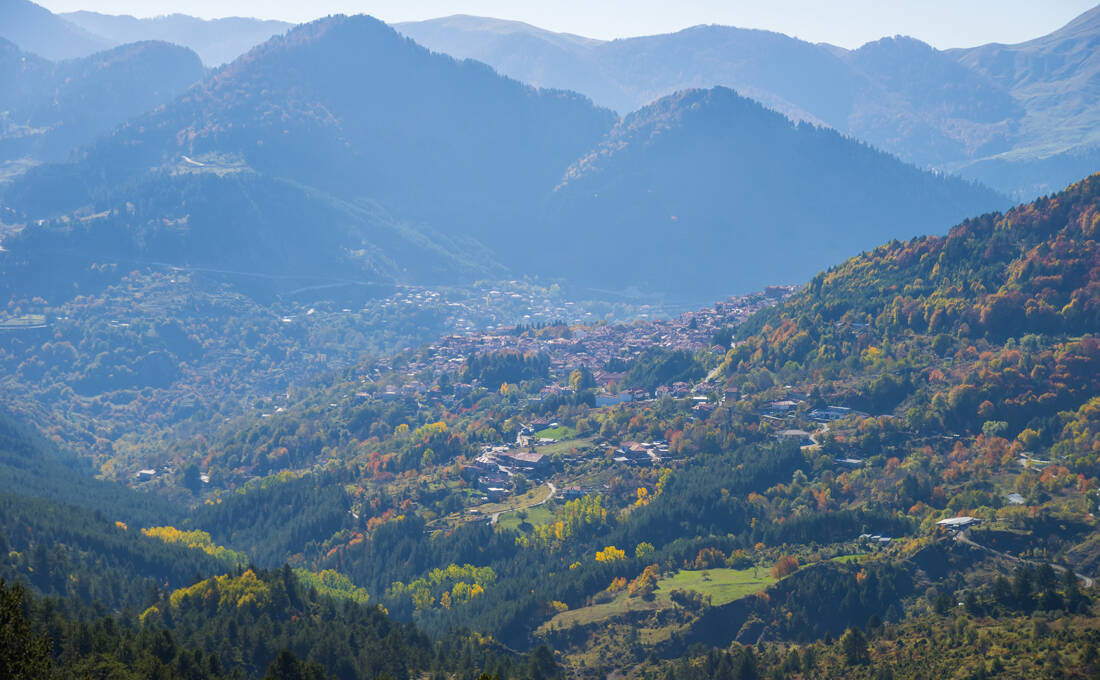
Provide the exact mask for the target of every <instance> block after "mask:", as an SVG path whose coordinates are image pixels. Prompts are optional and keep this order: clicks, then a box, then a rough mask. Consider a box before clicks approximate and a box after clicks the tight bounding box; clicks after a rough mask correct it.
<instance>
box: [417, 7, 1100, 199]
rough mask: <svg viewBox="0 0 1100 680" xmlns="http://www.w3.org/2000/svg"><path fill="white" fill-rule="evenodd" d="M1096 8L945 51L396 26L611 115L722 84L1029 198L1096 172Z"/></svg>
mask: <svg viewBox="0 0 1100 680" xmlns="http://www.w3.org/2000/svg"><path fill="white" fill-rule="evenodd" d="M1098 12H1100V10H1098V9H1093V10H1090V11H1089V12H1086V13H1085V14H1083V15H1081V16H1080V17H1078V18H1077V19H1075V20H1074V21H1072V22H1071V23H1070V24H1068V25H1067V26H1065V27H1064V28H1062V29H1060V30H1058V31H1055V32H1054V33H1051V34H1050V35H1047V36H1043V37H1040V38H1037V39H1035V40H1032V41H1028V42H1025V43H1021V44H1019V45H999V44H990V45H983V46H980V47H976V48H967V49H955V50H946V51H941V50H936V49H934V48H932V47H931V46H929V45H926V44H924V43H922V42H920V41H918V40H915V39H913V38H908V37H903V36H897V37H894V38H885V39H883V40H880V41H876V42H873V43H869V44H868V45H864V46H863V47H861V48H859V49H856V50H846V49H843V48H838V47H835V46H832V45H825V44H811V43H807V42H805V41H802V40H798V39H796V38H792V37H789V36H785V35H782V34H779V33H772V32H768V31H758V30H746V29H740V28H735V27H730V26H695V27H692V28H688V29H684V30H682V31H679V32H676V33H670V34H664V35H653V36H642V37H636V38H627V39H619V40H612V41H599V40H592V39H588V38H581V37H579V36H570V35H566V34H556V33H552V32H550V31H545V30H542V29H539V28H537V27H534V26H529V25H527V24H521V23H518V22H504V21H499V20H496V19H488V18H480V17H469V16H455V17H444V18H440V19H431V20H427V21H421V22H410V23H404V24H400V25H399V26H398V28H399V30H401V31H402V32H403V33H405V34H406V35H409V36H411V37H412V38H414V39H415V40H417V41H418V42H421V43H422V44H424V45H427V46H428V47H430V48H432V49H437V50H440V51H443V52H447V53H448V54H453V55H455V56H457V57H468V58H473V59H479V60H481V61H484V62H486V63H488V64H490V65H492V66H493V67H494V68H496V69H498V70H499V71H501V72H502V73H505V74H507V75H509V76H512V77H514V78H518V79H520V80H523V81H525V82H529V83H533V84H536V85H540V86H549V87H561V88H568V89H573V90H577V91H579V92H582V93H584V94H586V95H588V96H590V97H592V99H593V100H594V101H596V102H597V103H598V104H602V105H605V106H610V107H611V108H613V109H615V110H617V111H619V112H621V113H626V112H628V111H632V110H635V109H637V108H639V107H642V106H645V105H647V104H650V103H652V102H653V101H654V100H655V99H658V98H660V97H663V96H665V95H668V94H671V93H672V92H675V91H677V90H681V89H685V88H709V87H713V86H716V85H721V86H726V87H730V88H733V89H735V90H737V91H738V92H740V93H742V94H744V95H746V96H749V97H752V98H753V99H756V100H758V101H761V102H763V103H764V104H765V105H767V106H768V107H770V108H773V109H775V110H778V111H780V112H782V113H784V114H786V115H788V116H791V117H792V118H794V119H796V120H807V121H810V122H815V123H819V124H826V125H829V126H831V127H834V128H836V129H837V130H839V131H841V132H844V133H847V134H851V135H853V136H855V137H857V138H859V139H862V140H864V141H866V142H869V143H871V144H873V145H875V146H877V147H879V148H882V149H885V150H886V151H889V152H891V153H894V154H897V155H899V156H900V157H902V158H903V159H905V160H907V161H910V162H914V163H916V164H918V165H921V166H932V167H936V168H939V169H941V170H946V171H952V172H958V173H960V174H962V175H964V176H966V177H969V178H974V179H979V180H981V181H984V182H986V183H987V184H990V185H991V186H993V187H995V188H997V189H999V190H1001V191H1005V192H1006V193H1010V194H1012V195H1013V196H1014V197H1017V198H1023V199H1030V198H1032V197H1034V196H1036V195H1038V194H1040V193H1043V192H1049V191H1052V190H1057V189H1059V188H1060V187H1062V186H1065V185H1066V184H1068V183H1069V182H1071V181H1073V180H1074V179H1076V178H1079V177H1081V176H1082V175H1085V174H1088V173H1090V172H1094V171H1095V170H1096V169H1097V168H1098V167H1100V165H1098V161H1097V152H1096V147H1097V139H1096V138H1095V130H1096V129H1097V125H1096V121H1097V117H1098V116H1100V108H1098V107H1097V106H1096V103H1095V102H1096V101H1097V98H1096V96H1095V95H1094V93H1093V90H1094V88H1095V84H1094V83H1095V80H1096V78H1095V77H1094V76H1095V71H1096V64H1095V61H1096V58H1095V54H1096V49H1095V46H1096V43H1097V40H1098V39H1100V31H1098V23H1097V21H1098V18H1100V14H1098Z"/></svg>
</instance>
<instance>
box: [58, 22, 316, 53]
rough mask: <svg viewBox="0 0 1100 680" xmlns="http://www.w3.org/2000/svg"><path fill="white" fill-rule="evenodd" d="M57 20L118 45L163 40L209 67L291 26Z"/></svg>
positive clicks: (275, 23) (241, 23)
mask: <svg viewBox="0 0 1100 680" xmlns="http://www.w3.org/2000/svg"><path fill="white" fill-rule="evenodd" d="M59 16H60V17H61V18H63V19H65V20H66V21H68V22H70V23H72V24H74V25H76V26H79V27H80V28H82V29H84V30H86V31H88V32H89V33H91V34H93V35H97V36H101V37H103V38H106V39H107V40H110V41H112V42H114V43H117V44H124V43H132V42H141V41H144V40H162V41H164V42H169V43H173V44H175V45H182V46H184V47H187V48H190V49H192V50H194V51H195V52H196V53H197V54H198V55H199V57H201V58H202V61H203V63H204V64H206V65H207V66H211V67H216V66H221V65H222V64H228V63H229V62H231V61H233V60H234V59H236V58H237V57H239V56H241V55H242V54H244V53H245V52H247V51H248V50H250V49H252V48H253V47H255V46H256V45H259V44H260V43H262V42H265V41H266V40H267V39H268V38H270V37H272V36H274V35H278V34H280V33H285V32H286V31H288V30H289V29H290V28H292V27H293V26H294V24H290V23H287V22H285V21H274V20H270V19H269V20H263V19H252V18H246V17H226V18H223V19H199V18H197V17H192V16H187V15H186V14H169V15H166V16H158V17H149V18H137V17H132V16H128V15H112V14H101V13H99V12H86V11H81V12H67V13H65V14H60V15H59Z"/></svg>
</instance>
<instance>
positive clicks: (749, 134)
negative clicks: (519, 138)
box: [528, 88, 1007, 299]
mask: <svg viewBox="0 0 1100 680" xmlns="http://www.w3.org/2000/svg"><path fill="white" fill-rule="evenodd" d="M1006 204H1007V201H1006V199H1005V198H1004V197H1002V196H999V195H997V194H995V193H994V192H992V191H990V190H988V189H985V188H982V187H979V186H975V185H972V184H970V183H967V182H965V181H962V180H959V179H955V178H951V177H945V176H942V175H934V174H931V173H927V172H923V171H920V170H918V169H916V168H914V167H912V166H909V165H905V164H903V163H901V162H900V161H898V160H897V159H896V158H894V157H893V156H890V155H888V154H885V153H882V152H880V151H876V150H874V149H872V148H870V147H867V146H866V145H864V144H861V143H860V142H858V141H855V140H852V139H850V138H846V137H843V136H841V135H839V134H837V133H836V132H834V131H832V130H828V129H822V128H818V127H815V126H812V125H809V124H805V123H803V124H793V123H791V122H790V121H789V120H788V119H786V118H785V117H783V116H782V115H780V114H778V113H775V112H774V111H769V110H767V109H765V108H764V107H762V106H761V105H759V104H758V103H756V102H754V101H751V100H748V99H745V98H743V97H740V96H738V95H737V94H736V93H734V92H733V91H732V90H729V89H726V88H714V89H710V90H689V91H684V92H681V93H677V94H675V95H671V96H669V97H666V98H664V99H661V100H659V101H657V102H656V103H654V104H652V105H650V106H648V107H646V108H644V109H642V110H640V111H638V112H636V113H633V114H630V115H629V116H627V117H626V118H625V119H624V120H623V122H622V123H620V124H619V125H618V126H617V127H616V128H615V130H614V131H612V132H611V133H610V134H609V135H608V137H607V138H606V139H605V141H604V142H603V143H602V144H601V145H600V146H599V147H598V148H596V149H595V150H593V151H592V152H591V153H589V154H588V155H587V156H586V157H585V158H584V159H582V160H580V161H579V162H578V163H576V164H575V165H574V166H573V167H572V168H571V169H570V171H569V173H568V174H567V176H566V179H565V181H564V182H563V183H562V185H561V186H559V187H558V189H557V191H556V192H555V195H554V196H553V197H552V198H551V199H550V201H549V207H548V209H547V212H546V216H545V217H544V222H543V223H542V231H543V232H544V233H546V234H553V243H552V245H550V246H547V247H544V248H541V249H540V251H539V255H540V257H539V258H538V259H537V260H535V259H532V260H531V261H530V263H529V265H528V266H529V268H531V269H534V270H536V271H537V270H538V262H552V263H553V267H552V268H551V267H546V266H544V267H543V271H544V272H545V273H547V274H549V273H550V271H551V269H553V270H554V271H558V272H559V273H560V275H561V276H563V277H566V278H568V279H570V280H574V281H580V282H585V283H587V285H589V286H592V287H598V288H604V289H615V290H621V289H624V288H629V287H635V288H638V289H642V290H644V289H646V288H649V289H650V290H655V291H664V292H668V293H671V294H678V295H680V296H682V297H684V298H691V297H692V296H697V297H698V299H703V298H705V297H706V296H707V295H709V296H710V297H717V296H720V295H722V294H728V292H729V291H745V290H752V289H754V288H759V287H761V286H763V285H765V284H766V283H768V282H772V283H799V282H801V281H804V280H806V278H807V275H808V274H807V272H811V271H816V270H817V269H820V268H823V267H827V266H828V265H829V264H830V263H831V262H836V261H839V260H840V259H843V257H844V256H845V255H846V254H847V255H851V254H852V253H857V252H859V251H860V250H863V249H865V248H867V247H869V246H870V245H871V244H875V243H880V242H882V241H886V240H889V239H892V238H902V239H908V238H910V237H912V236H915V235H917V234H922V233H943V232H944V231H945V230H946V229H947V228H948V227H949V226H950V225H951V224H954V223H955V222H957V221H958V220H960V219H961V218H963V217H965V216H968V215H974V214H979V213H983V212H986V211H989V210H992V209H993V208H997V207H1003V206H1004V205H1006ZM586 253H590V254H589V255H587V256H586V255H585V254H586ZM591 253H598V254H599V256H598V258H595V259H598V264H593V260H594V257H593V255H591Z"/></svg>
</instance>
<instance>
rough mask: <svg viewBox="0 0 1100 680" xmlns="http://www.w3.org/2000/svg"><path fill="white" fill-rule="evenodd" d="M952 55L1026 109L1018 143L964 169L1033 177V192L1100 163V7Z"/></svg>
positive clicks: (1000, 179)
mask: <svg viewBox="0 0 1100 680" xmlns="http://www.w3.org/2000/svg"><path fill="white" fill-rule="evenodd" d="M948 54H950V55H951V56H952V57H954V58H956V59H958V61H959V63H961V64H963V65H965V66H967V67H969V68H970V69H972V70H973V71H975V72H977V73H979V74H981V75H983V76H985V77H987V78H989V79H990V80H991V81H993V82H994V83H996V84H997V85H998V86H1000V87H1003V88H1005V89H1007V90H1009V91H1011V93H1012V96H1013V98H1014V99H1015V100H1016V101H1017V102H1019V104H1020V106H1021V107H1022V108H1023V110H1024V115H1023V116H1022V117H1021V118H1020V119H1019V122H1018V126H1019V132H1018V135H1017V137H1016V139H1017V141H1016V143H1015V144H1014V145H1013V148H1012V149H1010V150H1006V151H1005V152H1004V153H1002V154H998V155H995V156H990V157H986V158H981V159H976V160H975V161H974V162H973V164H972V166H971V167H968V168H966V172H968V173H969V174H972V175H974V176H976V177H982V178H985V179H987V180H988V181H990V182H995V183H997V184H1002V185H1011V184H1024V183H1030V184H1031V186H1032V190H1033V193H1034V192H1039V191H1047V190H1048V189H1049V188H1051V187H1050V186H1048V184H1052V185H1053V188H1057V187H1058V186H1060V185H1062V184H1067V183H1069V182H1070V181H1072V180H1073V179H1074V178H1077V177H1081V176H1084V175H1088V174H1091V173H1093V172H1096V171H1097V170H1100V6H1098V7H1095V8H1093V9H1091V10H1089V11H1088V12H1086V13H1084V14H1082V15H1081V16H1080V17H1078V18H1077V19H1075V20H1073V21H1072V22H1070V23H1069V24H1067V25H1066V26H1065V27H1063V28H1061V29H1059V30H1057V31H1055V32H1054V33H1051V34H1050V35H1047V36H1043V37H1041V38H1037V39H1035V40H1030V41H1028V42H1024V43H1020V44H1018V45H998V44H992V45H983V46H982V47H976V48H973V49H968V50H950V51H949V52H948ZM1032 168H1034V169H1035V170H1034V171H1033V170H1032ZM1038 178H1049V180H1048V182H1047V183H1043V182H1039V181H1037V179H1038Z"/></svg>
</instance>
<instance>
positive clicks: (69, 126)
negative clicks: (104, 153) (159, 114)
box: [0, 38, 205, 162]
mask: <svg viewBox="0 0 1100 680" xmlns="http://www.w3.org/2000/svg"><path fill="white" fill-rule="evenodd" d="M204 74H205V70H204V69H203V66H202V63H201V62H200V61H199V59H198V57H197V56H196V55H195V53H194V52H192V51H190V50H188V49H186V48H184V47H178V46H176V45H170V44H168V43H163V42H140V43H132V44H129V45H123V46H120V47H115V48H111V49H108V50H104V51H102V52H97V53H95V54H93V55H92V56H89V57H81V58H78V59H70V60H66V61H62V62H58V63H54V62H50V61H47V60H46V59H43V58H41V57H37V56H35V55H33V54H29V53H26V52H22V51H20V50H19V48H17V47H16V46H15V45H13V44H12V43H10V42H8V41H7V40H4V39H3V38H0V79H2V81H3V83H4V87H2V88H0V111H3V115H2V117H0V162H3V161H12V160H17V159H21V158H26V157H31V158H35V159H38V160H53V161H60V160H65V159H66V158H68V156H69V154H70V152H71V151H72V150H73V149H74V148H76V147H78V146H81V145H83V144H87V143H89V142H91V141H93V140H95V139H96V138H97V137H99V136H101V135H104V134H107V133H108V132H110V131H111V130H113V129H114V128H115V127H117V126H118V125H120V124H122V123H124V122H125V121H127V120H129V119H130V118H133V117H134V116H138V115H140V114H142V113H145V112H146V111H151V110H153V109H155V108H157V107H158V106H161V105H162V104H166V103H168V102H170V101H172V100H173V99H175V98H176V97H177V96H178V95H180V94H181V93H182V92H184V91H185V90H186V89H187V88H189V87H190V86H191V85H193V84H195V83H197V82H198V81H199V80H201V79H202V77H203V75H204Z"/></svg>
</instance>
